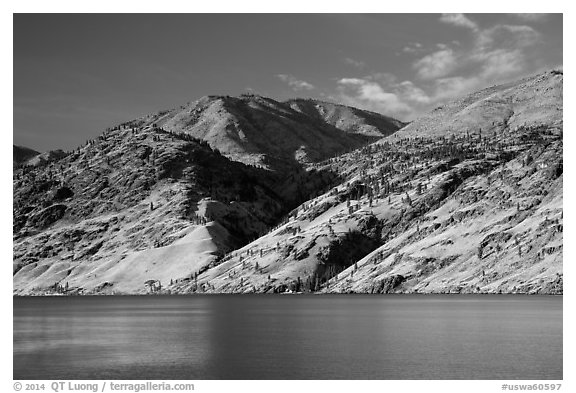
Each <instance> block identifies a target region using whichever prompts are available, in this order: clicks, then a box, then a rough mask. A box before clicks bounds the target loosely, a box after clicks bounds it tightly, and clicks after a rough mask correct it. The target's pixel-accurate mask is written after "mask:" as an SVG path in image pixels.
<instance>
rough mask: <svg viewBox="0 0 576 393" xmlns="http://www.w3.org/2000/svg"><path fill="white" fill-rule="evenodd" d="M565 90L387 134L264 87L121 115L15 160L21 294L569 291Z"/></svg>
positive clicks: (550, 87)
mask: <svg viewBox="0 0 576 393" xmlns="http://www.w3.org/2000/svg"><path fill="white" fill-rule="evenodd" d="M562 85H563V74H562V73H561V72H556V71H551V72H547V73H543V74H540V75H537V76H534V77H530V78H525V79H523V80H520V81H518V82H513V83H509V84H506V85H502V86H495V87H491V88H488V89H485V90H482V91H480V92H477V93H473V94H471V95H469V96H466V97H463V98H462V99H459V100H455V101H454V102H451V103H448V104H446V105H444V106H443V107H442V108H440V109H436V110H434V111H432V112H431V113H429V114H426V115H424V116H423V117H422V118H420V119H416V120H415V121H414V122H412V123H411V124H409V125H407V126H406V127H404V128H402V129H401V130H399V131H397V132H395V133H393V134H390V135H388V136H385V137H382V138H381V137H379V136H377V132H382V133H383V134H384V133H385V131H383V126H382V125H381V124H380V123H378V122H377V121H376V120H375V119H374V118H371V117H370V116H372V115H370V114H369V113H368V114H367V113H366V112H359V113H360V114H361V115H362V116H360V115H358V114H356V112H355V110H353V109H350V108H347V107H342V106H338V105H333V104H327V103H321V102H319V101H314V102H310V101H309V100H291V101H288V102H287V103H278V102H277V101H274V100H269V99H265V98H263V97H259V96H245V97H240V98H229V97H206V98H204V99H202V100H200V101H198V102H196V103H193V104H190V105H188V106H185V107H184V108H180V109H179V110H174V111H168V112H161V113H158V114H155V115H150V116H147V117H145V118H142V119H136V120H134V121H131V122H127V123H124V124H122V125H119V126H117V127H114V128H112V129H110V130H108V131H107V132H105V133H104V134H103V135H101V136H100V137H99V138H97V139H95V140H93V141H89V142H88V143H87V144H86V145H85V146H82V147H81V148H79V149H76V150H75V151H73V152H71V153H70V154H68V155H66V156H64V157H61V158H59V159H57V160H56V161H52V162H45V163H41V164H40V165H37V166H31V165H27V166H23V167H21V168H17V169H16V170H15V174H14V293H15V294H45V293H67V294H92V293H94V294H111V293H116V294H123V293H146V292H148V291H154V292H158V293H181V294H189V293H248V292H258V293H284V292H318V293H350V292H353V293H413V292H419V293H499V292H502V293H547V294H558V293H562V292H563V268H562V260H563V258H562V255H563V192H562V189H563V139H562V134H563V120H562ZM255 108H260V109H258V110H259V111H260V112H258V111H256V110H255ZM194 111H197V112H198V116H197V117H194V119H193V120H190V117H189V116H191V113H192V112H194ZM247 113H250V114H251V115H246V114H247ZM255 113H258V115H255ZM242 116H244V120H242V119H243V117H242ZM246 116H248V118H246ZM250 116H252V117H250ZM382 118H384V117H383V116H382ZM186 119H188V120H186ZM271 119H275V120H271ZM186 121H189V125H188V126H186V125H185V124H186ZM231 121H238V127H239V128H235V129H234V130H236V131H238V130H242V133H244V132H245V134H244V135H245V137H246V138H244V139H237V138H238V137H240V136H241V135H242V133H240V132H236V131H234V132H232V131H231V130H232V129H230V128H226V127H229V126H223V125H224V124H233V123H230V122H231ZM393 123H394V122H393ZM254 124H256V125H258V124H259V125H260V126H259V127H261V128H260V129H258V127H256V126H253V125H254ZM298 124H302V127H303V128H300V126H299V125H298ZM395 124H396V125H395V127H396V126H399V125H400V123H398V122H396V123H395ZM320 125H322V126H320ZM251 127H252V128H251ZM292 127H293V128H292ZM371 127H375V128H371ZM171 130H179V131H178V132H176V131H171ZM223 130H227V131H226V132H224V131H223ZM377 130H380V131H377ZM205 131H206V133H205V134H203V132H205ZM212 132H213V133H212ZM259 132H261V133H267V132H269V133H270V135H271V136H259V135H260V134H258V133H259ZM323 132H325V133H324V134H322V133H323ZM193 135H195V136H193ZM282 135H285V136H286V135H290V141H291V142H290V141H288V142H286V143H273V142H274V140H275V138H282ZM312 135H314V137H312ZM318 135H321V136H318ZM308 137H310V138H311V139H309V140H308V139H306V138H308ZM316 137H318V138H328V139H330V140H331V141H332V142H330V143H327V144H326V145H325V146H324V145H322V143H319V142H315V141H314V140H313V139H314V138H316ZM259 138H261V139H262V141H263V142H262V144H261V145H257V144H256V142H259V141H260V139H259ZM267 138H268V139H267ZM347 138H352V139H353V140H354V141H357V142H358V143H359V144H360V147H359V148H357V149H355V150H353V151H350V152H348V153H345V154H340V155H338V152H339V151H346V150H347V149H346V146H345V143H348V142H345V141H349V140H348V139H347ZM355 138H358V139H355ZM239 140H241V141H242V143H240V142H238V141H239ZM278 140H281V139H278ZM320 140H323V139H320ZM371 140H372V141H375V142H373V143H371V144H367V143H368V142H369V141H371ZM234 141H236V142H234ZM294 141H297V142H294ZM361 141H363V142H361ZM233 142H234V143H236V144H234V143H233ZM292 142H294V143H292ZM298 143H305V144H306V145H305V146H306V147H305V149H303V150H297V151H300V152H305V154H302V155H298V154H296V155H294V150H293V149H294V148H295V146H296V144H298ZM315 143H317V144H315ZM268 144H272V145H274V148H275V149H278V148H283V149H281V150H282V151H278V152H273V151H271V150H270V149H272V147H270V146H268ZM302 146H304V145H302ZM234 149H237V150H234ZM251 149H253V150H251ZM342 149H343V150H342ZM231 158H236V159H238V161H234V160H231ZM246 162H248V163H253V164H254V165H246ZM156 280H158V281H156ZM158 282H159V283H161V289H160V288H159V287H156V286H155V285H156V284H155V283H158ZM145 283H147V284H146V285H145Z"/></svg>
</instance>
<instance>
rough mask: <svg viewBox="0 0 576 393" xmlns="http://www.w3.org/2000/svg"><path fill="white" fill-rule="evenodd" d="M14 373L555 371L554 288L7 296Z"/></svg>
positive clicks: (558, 347) (558, 359) (445, 375)
mask: <svg viewBox="0 0 576 393" xmlns="http://www.w3.org/2000/svg"><path fill="white" fill-rule="evenodd" d="M14 378H15V379H561V378H562V298H561V297H546V296H530V297H528V296H446V295H438V296H421V295H415V296H359V295H352V296H342V295H339V296H261V295H254V296H252V295H249V296H225V295H222V296H191V297H85V298H66V297H58V298H15V299H14Z"/></svg>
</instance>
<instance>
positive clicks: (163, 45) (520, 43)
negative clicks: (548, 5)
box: [13, 14, 563, 151]
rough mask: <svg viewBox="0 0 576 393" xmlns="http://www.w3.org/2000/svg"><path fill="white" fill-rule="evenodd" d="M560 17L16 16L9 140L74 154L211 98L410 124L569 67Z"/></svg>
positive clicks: (556, 15) (529, 15) (23, 144)
mask: <svg viewBox="0 0 576 393" xmlns="http://www.w3.org/2000/svg"><path fill="white" fill-rule="evenodd" d="M562 30H563V17H562V14H14V16H13V116H14V117H13V142H14V144H17V145H22V146H27V147H31V148H34V149H36V150H38V151H46V150H51V149H57V148H61V149H64V150H71V149H73V148H75V147H76V146H79V145H81V144H82V143H84V142H85V141H86V140H87V139H91V138H94V137H96V136H97V135H99V134H100V133H101V132H102V131H103V130H104V129H105V128H106V127H109V126H112V125H115V124H118V123H120V122H123V121H127V120H131V119H134V118H137V117H139V116H142V115H145V114H149V113H154V112H158V111H160V110H164V109H170V108H174V107H177V106H179V105H182V104H184V103H187V102H189V101H194V100H197V99H199V98H201V97H202V96H205V95H218V94H223V95H239V94H242V93H245V92H253V93H257V94H261V95H264V96H268V97H271V98H274V99H278V100H285V99H288V98H293V97H310V98H317V99H322V100H326V101H332V102H337V103H342V104H346V105H352V106H356V107H359V108H363V109H368V110H372V111H376V112H379V113H382V114H385V115H388V116H392V117H395V118H398V119H400V120H403V121H409V120H412V119H414V118H416V117H417V116H418V115H420V114H422V113H424V112H426V111H428V110H430V109H433V108H435V107H436V106H438V105H440V104H442V102H445V101H448V100H451V99H454V98H457V97H459V96H462V95H464V94H466V93H469V92H472V91H475V90H479V89H481V88H484V87H488V86H490V85H493V84H497V83H502V82H506V81H510V80H515V79H519V78H521V77H523V76H526V75H532V74H536V73H538V72H542V71H544V70H547V69H551V68H561V67H562V64H563V54H562V45H563V42H562V41H563V40H562Z"/></svg>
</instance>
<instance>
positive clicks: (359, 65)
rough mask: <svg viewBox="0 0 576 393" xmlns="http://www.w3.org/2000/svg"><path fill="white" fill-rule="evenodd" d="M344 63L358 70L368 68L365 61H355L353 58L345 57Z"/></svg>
mask: <svg viewBox="0 0 576 393" xmlns="http://www.w3.org/2000/svg"><path fill="white" fill-rule="evenodd" d="M344 63H346V64H349V65H351V66H353V67H356V68H364V67H366V63H364V62H363V61H360V60H354V59H352V58H351V57H345V58H344Z"/></svg>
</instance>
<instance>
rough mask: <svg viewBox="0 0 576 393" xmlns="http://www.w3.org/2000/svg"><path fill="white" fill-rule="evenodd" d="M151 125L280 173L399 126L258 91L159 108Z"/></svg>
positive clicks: (373, 115) (339, 107)
mask: <svg viewBox="0 0 576 393" xmlns="http://www.w3.org/2000/svg"><path fill="white" fill-rule="evenodd" d="M145 120H146V121H147V122H149V121H150V118H146V119H145ZM154 123H155V124H156V125H158V126H159V127H162V128H164V129H166V130H168V131H173V132H185V133H187V134H190V135H192V136H194V137H196V138H200V139H202V140H205V141H207V142H208V143H209V144H210V146H211V147H212V148H213V149H218V150H219V151H220V152H221V153H222V154H224V155H225V156H227V157H228V158H230V159H232V160H234V161H240V162H243V163H245V164H252V165H258V166H261V167H264V168H266V169H272V170H281V171H285V170H288V169H292V168H295V167H301V166H302V165H305V164H309V163H314V162H318V161H321V160H324V159H326V158H329V157H333V156H335V155H337V154H341V153H344V152H347V151H351V150H354V149H356V148H358V147H362V146H364V145H366V144H367V143H369V142H373V141H375V140H377V139H379V138H382V137H384V136H387V135H390V134H391V133H393V132H394V131H396V130H398V129H399V128H400V127H401V126H402V125H403V124H402V123H401V122H399V121H397V120H394V119H392V118H389V117H385V116H383V115H379V114H376V113H373V112H367V111H362V110H359V109H355V108H350V107H345V106H342V105H334V104H328V103H324V102H319V101H314V100H292V101H288V102H286V103H283V102H278V101H276V100H273V99H271V98H266V97H262V96H258V95H242V96H240V97H230V96H208V97H204V98H201V99H200V100H198V101H195V102H192V103H189V104H187V105H184V106H181V107H179V108H177V109H174V110H170V111H166V112H162V113H161V114H160V116H158V118H157V119H155V120H154Z"/></svg>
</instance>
